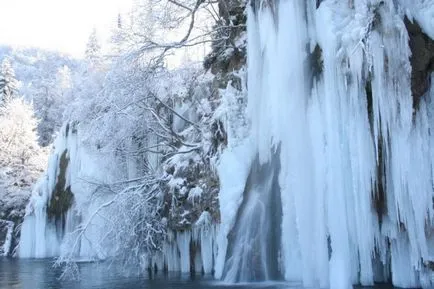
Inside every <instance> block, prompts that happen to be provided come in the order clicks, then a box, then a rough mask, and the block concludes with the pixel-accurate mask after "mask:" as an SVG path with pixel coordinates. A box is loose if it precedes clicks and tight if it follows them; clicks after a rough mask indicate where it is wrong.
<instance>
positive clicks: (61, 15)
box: [0, 0, 132, 57]
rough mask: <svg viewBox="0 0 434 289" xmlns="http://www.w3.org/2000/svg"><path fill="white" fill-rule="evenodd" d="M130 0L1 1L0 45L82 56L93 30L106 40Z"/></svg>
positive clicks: (129, 4) (128, 6) (129, 5)
mask: <svg viewBox="0 0 434 289" xmlns="http://www.w3.org/2000/svg"><path fill="white" fill-rule="evenodd" d="M131 2H132V0H3V1H1V15H0V43H1V44H8V45H12V46H32V47H40V48H45V49H50V50H56V51H60V52H63V53H68V54H71V55H73V56H75V57H82V56H83V54H84V50H85V46H86V43H87V39H88V38H89V35H90V33H91V31H92V30H93V28H96V29H97V32H98V35H99V36H100V38H101V40H103V39H106V38H108V37H109V35H110V34H109V33H110V30H111V29H112V27H113V25H114V23H115V21H116V19H117V15H118V13H126V12H127V11H128V10H129V9H130V7H131Z"/></svg>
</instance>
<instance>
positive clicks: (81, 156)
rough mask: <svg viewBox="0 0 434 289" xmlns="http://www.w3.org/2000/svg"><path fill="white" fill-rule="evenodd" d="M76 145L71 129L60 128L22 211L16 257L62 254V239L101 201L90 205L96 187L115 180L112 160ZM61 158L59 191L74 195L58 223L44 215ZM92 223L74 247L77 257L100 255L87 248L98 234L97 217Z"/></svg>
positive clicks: (75, 133)
mask: <svg viewBox="0 0 434 289" xmlns="http://www.w3.org/2000/svg"><path fill="white" fill-rule="evenodd" d="M80 142H82V139H81V136H80V133H79V131H78V129H77V127H76V126H75V125H73V124H71V125H70V124H67V125H65V126H64V127H63V128H62V130H61V133H60V134H59V136H58V137H57V139H56V141H55V143H54V146H53V152H52V154H51V156H50V159H49V163H48V168H47V171H46V172H45V174H44V176H43V177H41V179H40V180H39V181H38V182H37V184H36V185H35V187H34V189H33V192H32V195H31V198H30V202H29V204H28V206H27V208H26V216H25V218H24V222H23V225H22V229H21V239H20V245H19V257H21V258H47V257H54V256H59V255H60V254H61V253H62V246H65V244H63V242H64V237H65V236H67V235H71V234H72V233H73V232H74V231H76V230H77V228H78V227H77V226H78V225H79V224H80V223H81V222H85V221H87V218H88V217H89V215H90V212H92V210H93V209H94V208H95V207H96V206H98V205H99V202H103V201H104V198H98V201H97V202H93V201H92V200H93V199H92V196H93V194H94V193H95V192H96V191H97V189H96V188H97V187H98V186H97V184H104V183H109V182H111V181H113V180H116V179H118V178H119V176H118V175H116V170H115V168H116V167H115V166H114V165H113V164H114V162H115V159H114V158H113V156H111V155H110V156H106V157H104V156H102V155H100V154H98V153H96V152H95V151H92V150H91V149H90V148H89V147H87V146H86V145H81V144H82V143H80ZM79 144H80V145H79ZM62 155H64V156H65V155H66V159H67V167H66V171H65V172H63V173H64V176H62V178H65V183H64V188H60V189H64V190H65V189H66V188H68V187H69V188H70V191H71V192H72V193H73V194H74V199H73V203H72V204H71V207H70V208H69V210H68V212H65V214H64V216H61V220H60V221H59V220H54V218H53V217H52V216H49V215H48V211H49V210H48V207H49V206H50V203H51V202H53V201H54V199H53V195H52V194H53V192H54V191H55V188H56V186H58V185H59V178H60V176H59V174H60V171H61V169H60V167H61V166H62V164H61V158H62ZM63 165H64V164H63ZM102 168H103V169H102ZM54 198H57V196H55V197H54ZM92 223H93V224H92V226H89V227H91V228H89V230H88V231H87V233H86V235H85V236H83V238H82V239H81V240H80V242H79V246H77V249H76V255H77V257H86V258H92V257H100V256H101V255H104V253H102V252H99V250H95V248H92V247H91V243H92V241H95V240H98V238H99V237H100V235H101V234H102V229H101V228H102V226H101V225H102V224H103V221H102V220H101V218H98V217H97V218H94V220H93V221H92ZM67 249H68V248H67Z"/></svg>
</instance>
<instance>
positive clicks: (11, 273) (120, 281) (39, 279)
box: [0, 258, 391, 289]
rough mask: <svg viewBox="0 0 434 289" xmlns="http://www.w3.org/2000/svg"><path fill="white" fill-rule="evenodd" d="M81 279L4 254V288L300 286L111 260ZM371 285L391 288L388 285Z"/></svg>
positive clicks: (83, 272)
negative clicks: (225, 279)
mask: <svg viewBox="0 0 434 289" xmlns="http://www.w3.org/2000/svg"><path fill="white" fill-rule="evenodd" d="M79 271H80V279H79V280H76V281H74V280H60V279H59V277H60V275H61V274H62V270H61V268H55V267H53V261H52V260H23V259H21V260H19V259H6V258H3V259H1V258H0V289H51V288H53V289H54V288H56V289H57V288H65V289H77V288H80V289H91V288H92V289H93V288H101V289H124V288H125V289H139V288H140V289H234V288H235V289H247V288H258V289H262V288H264V289H280V288H292V289H299V288H300V287H298V286H294V285H291V284H288V283H276V282H267V283H260V284H252V283H250V284H242V285H236V286H234V285H226V284H223V283H221V282H217V281H215V280H213V279H212V277H211V276H201V275H193V276H192V275H190V274H186V275H182V274H157V275H154V276H152V278H150V276H149V274H142V275H141V276H138V275H132V274H129V275H127V274H125V272H123V271H121V270H118V269H116V268H115V266H113V265H112V266H110V267H109V266H108V265H107V264H95V263H81V264H79ZM371 288H376V289H377V288H378V289H380V288H381V289H389V288H391V287H388V286H376V287H371Z"/></svg>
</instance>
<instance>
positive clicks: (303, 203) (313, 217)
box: [217, 0, 434, 288]
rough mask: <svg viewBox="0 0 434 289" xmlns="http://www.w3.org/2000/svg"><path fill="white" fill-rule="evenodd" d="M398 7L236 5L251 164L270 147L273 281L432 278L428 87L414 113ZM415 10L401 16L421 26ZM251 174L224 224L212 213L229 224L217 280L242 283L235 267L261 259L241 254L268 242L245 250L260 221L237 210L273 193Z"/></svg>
mask: <svg viewBox="0 0 434 289" xmlns="http://www.w3.org/2000/svg"><path fill="white" fill-rule="evenodd" d="M419 2H423V3H419ZM430 3H431V5H430ZM407 4H408V3H407V2H406V1H379V0H378V1H377V0H369V1H366V0H351V1H327V0H325V1H319V2H318V1H314V0H308V1H305V0H280V1H251V3H250V5H248V6H249V7H248V45H249V46H248V77H249V79H248V85H249V87H248V95H249V96H248V101H249V116H250V118H251V121H252V132H251V134H252V135H251V138H252V139H253V143H254V145H255V149H254V151H256V152H257V154H258V156H259V163H255V162H253V165H252V168H251V170H255V166H257V167H260V166H263V165H267V164H269V163H271V162H272V159H273V157H272V156H273V155H274V152H276V150H277V148H278V147H279V148H280V149H279V151H280V155H279V156H280V171H279V172H278V173H279V185H280V188H279V190H280V199H281V207H282V221H281V222H280V219H279V217H276V219H274V223H273V224H274V226H276V227H278V228H279V229H281V240H280V246H281V248H280V249H281V251H280V253H281V257H280V258H279V261H280V262H279V266H278V268H280V271H281V273H282V274H283V276H284V278H285V279H287V280H291V281H299V282H302V284H303V285H304V286H307V287H317V286H320V287H330V288H351V287H352V284H358V283H361V284H362V285H371V284H373V283H374V281H387V280H391V281H392V282H393V283H394V285H396V286H401V287H415V286H424V287H430V286H433V284H432V282H433V281H432V279H431V276H430V274H432V273H431V269H430V266H432V264H433V259H434V258H433V257H434V256H433V250H434V247H433V241H432V240H433V233H432V232H433V231H434V230H433V220H434V219H433V217H434V214H433V213H434V211H433V197H434V193H433V164H434V162H433V160H434V159H433V152H434V147H433V139H432V136H431V132H430V130H431V129H433V127H432V126H433V125H434V122H433V118H432V115H433V114H432V112H433V111H432V109H433V104H432V101H431V97H432V96H434V95H433V92H434V89H432V90H431V92H427V93H426V94H425V96H424V98H422V100H421V101H420V103H419V105H418V107H415V109H414V106H413V99H412V92H411V79H410V75H411V66H410V60H409V59H410V54H411V52H410V49H409V46H408V41H409V38H408V34H407V30H406V27H405V25H404V16H405V14H404V12H406V11H407V13H409V11H410V10H409V8H408V7H407V6H408V5H407ZM405 5H407V6H405ZM417 5H419V6H417ZM417 5H416V6H417V7H425V9H427V11H424V12H422V11H412V12H413V14H415V15H416V16H417V17H416V19H419V20H421V21H422V20H423V21H422V22H423V23H422V28H425V29H428V30H427V31H426V33H427V34H428V35H429V34H430V33H431V32H432V31H431V30H430V28H429V27H430V25H431V24H430V23H431V22H429V19H430V18H429V17H431V16H432V14H430V13H431V12H432V11H434V4H433V2H432V1H431V2H430V1H425V2H424V1H418V3H417ZM317 6H319V7H317ZM416 6H415V7H412V9H413V10H415V9H416V10H417V9H418V8H417V7H416ZM317 8H318V9H317ZM404 9H406V10H404ZM429 11H431V12H429ZM424 15H428V16H427V17H428V18H423V17H424ZM262 182H263V183H262V186H258V188H259V191H258V192H256V193H255V196H257V198H256V200H253V201H252V197H251V196H250V195H248V194H246V193H245V194H244V199H243V202H242V204H241V205H240V208H239V212H238V215H237V221H236V222H235V225H233V224H231V223H230V222H229V221H228V223H225V221H224V220H223V222H222V226H223V227H224V226H226V225H228V224H229V225H231V226H232V231H231V233H230V234H228V235H227V238H226V239H225V238H222V240H220V244H221V248H223V250H225V251H224V252H226V253H227V255H226V265H225V266H226V268H225V272H226V273H225V274H224V277H225V279H226V280H229V281H238V280H243V281H245V280H255V279H256V277H257V271H255V270H251V271H250V272H247V271H245V269H244V268H245V265H243V264H247V263H249V264H251V260H252V258H257V259H255V262H263V263H266V262H267V259H266V257H264V256H261V255H260V253H253V252H257V251H258V250H259V251H260V249H258V248H261V246H262V247H264V246H265V247H264V248H270V247H269V243H260V245H254V240H255V239H256V238H261V237H260V236H264V235H267V234H269V232H268V227H267V226H259V227H258V228H256V231H255V230H254V228H255V227H253V226H254V225H255V224H257V223H258V219H260V217H258V216H256V215H253V214H251V215H250V216H248V217H245V216H246V213H245V212H246V207H250V208H256V211H260V210H259V207H258V206H260V205H261V204H264V203H266V202H267V201H264V200H271V199H272V198H274V197H273V194H272V192H273V190H270V189H268V188H267V185H266V183H267V180H266V179H265V180H262ZM248 184H249V181H247V186H246V190H247V187H248ZM246 190H245V191H246ZM221 195H222V196H223V199H225V198H226V197H225V196H226V195H229V190H227V191H226V190H225V189H224V188H222V191H221ZM222 207H223V208H225V204H222ZM256 214H259V213H258V212H256ZM249 228H251V229H249ZM249 234H253V235H251V236H250V235H249ZM246 236H250V237H246ZM245 239H248V240H245ZM243 240H244V241H243ZM249 240H250V242H251V243H249ZM228 241H229V244H228V245H227V247H228V249H227V250H226V249H225V248H226V245H225V242H228ZM262 242H264V241H262ZM239 244H241V245H239ZM249 244H253V245H252V246H251V247H249V246H248V245H249ZM267 246H268V247H267ZM238 247H239V248H242V250H241V249H237V248H238ZM249 250H253V252H249ZM219 254H224V253H219ZM253 254H255V255H254V256H253ZM234 263H236V265H234ZM262 268H267V267H266V266H265V267H262ZM218 269H219V267H217V270H218ZM247 269H248V268H247ZM243 270H244V271H243ZM218 272H219V271H217V273H218ZM262 272H266V269H264V270H262ZM243 274H247V275H243ZM217 276H219V275H218V274H217ZM240 276H242V277H240ZM265 276H266V275H265ZM268 278H271V277H268Z"/></svg>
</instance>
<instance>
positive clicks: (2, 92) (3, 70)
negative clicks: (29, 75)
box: [0, 58, 18, 103]
mask: <svg viewBox="0 0 434 289" xmlns="http://www.w3.org/2000/svg"><path fill="white" fill-rule="evenodd" d="M17 95H18V81H17V79H16V78H15V71H14V69H13V68H12V65H11V63H10V61H9V59H7V58H5V59H4V60H3V62H2V64H1V67H0V103H4V102H6V101H9V100H11V99H12V98H14V97H16V96H17Z"/></svg>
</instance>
